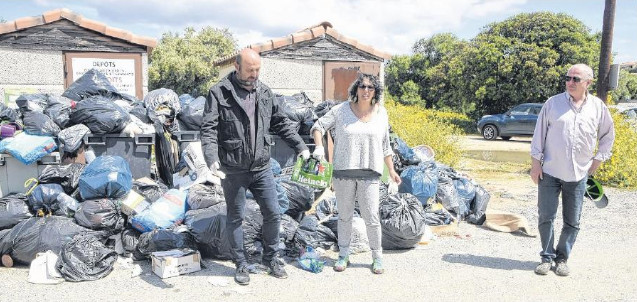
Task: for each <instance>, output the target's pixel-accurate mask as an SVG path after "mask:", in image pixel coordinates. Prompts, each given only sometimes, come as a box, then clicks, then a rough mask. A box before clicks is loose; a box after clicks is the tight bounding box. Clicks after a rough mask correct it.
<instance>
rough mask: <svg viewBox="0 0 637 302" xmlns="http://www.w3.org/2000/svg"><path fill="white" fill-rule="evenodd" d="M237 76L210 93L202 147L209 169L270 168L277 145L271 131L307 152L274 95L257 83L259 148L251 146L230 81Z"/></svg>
mask: <svg viewBox="0 0 637 302" xmlns="http://www.w3.org/2000/svg"><path fill="white" fill-rule="evenodd" d="M235 73H236V71H235V72H232V73H230V74H229V75H228V76H226V77H225V78H223V79H222V80H221V81H219V83H217V84H216V85H214V86H212V88H210V91H209V92H208V96H207V100H206V106H205V108H204V114H203V124H202V125H201V147H202V149H203V153H204V158H205V159H206V163H207V164H208V166H210V165H212V163H214V162H216V161H219V162H220V164H221V170H222V171H223V172H224V173H228V174H233V173H240V172H247V171H261V170H264V169H266V168H269V167H270V147H271V146H272V145H274V140H273V139H272V136H271V135H270V132H273V133H276V134H278V135H279V136H280V137H281V138H282V139H283V140H284V141H285V142H286V143H287V144H288V145H289V146H290V147H291V148H292V149H294V150H295V151H296V152H297V153H299V152H301V151H303V150H307V149H308V148H307V146H306V145H305V143H304V142H303V139H302V138H301V136H299V134H298V133H297V132H296V130H295V128H294V127H293V126H292V123H291V121H290V120H289V119H288V118H287V116H286V115H285V114H284V113H283V110H281V108H280V104H279V101H278V100H277V99H276V98H275V97H274V93H272V91H271V90H270V88H269V87H268V86H266V85H265V84H263V83H261V82H260V81H257V83H256V87H257V104H256V106H257V108H256V112H257V122H256V123H257V125H256V129H255V130H256V131H255V132H256V140H255V141H256V146H251V145H250V144H251V142H250V138H249V135H250V121H249V120H248V116H247V114H246V112H245V110H244V109H243V108H242V107H241V105H240V104H239V103H238V100H239V97H238V96H237V93H236V91H235V87H234V85H233V84H232V82H231V77H232V76H233V75H234V74H235ZM255 150H256V152H255Z"/></svg>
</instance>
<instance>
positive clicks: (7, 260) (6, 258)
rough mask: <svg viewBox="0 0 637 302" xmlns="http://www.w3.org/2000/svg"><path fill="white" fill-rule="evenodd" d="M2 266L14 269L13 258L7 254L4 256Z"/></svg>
mask: <svg viewBox="0 0 637 302" xmlns="http://www.w3.org/2000/svg"><path fill="white" fill-rule="evenodd" d="M1 259H2V265H4V266H6V267H12V266H13V259H12V258H11V256H9V255H7V254H5V255H2V258H1Z"/></svg>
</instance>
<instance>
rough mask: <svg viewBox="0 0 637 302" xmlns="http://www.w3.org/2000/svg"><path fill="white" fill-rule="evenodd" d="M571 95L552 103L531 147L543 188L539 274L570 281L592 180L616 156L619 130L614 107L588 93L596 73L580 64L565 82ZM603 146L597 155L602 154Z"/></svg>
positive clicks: (542, 116) (533, 175) (536, 179)
mask: <svg viewBox="0 0 637 302" xmlns="http://www.w3.org/2000/svg"><path fill="white" fill-rule="evenodd" d="M564 80H565V81H566V92H564V93H560V94H558V95H555V96H552V97H551V98H549V99H548V100H547V101H546V102H545V103H544V106H543V107H542V110H541V111H540V114H539V115H538V120H537V124H536V126H535V132H534V133H533V140H532V142H531V157H532V166H531V179H532V180H533V182H534V183H536V184H537V185H538V216H539V217H538V230H539V233H540V241H541V243H542V251H541V252H540V257H541V258H542V262H541V263H540V264H539V265H538V266H537V267H536V268H535V273H536V274H539V275H546V274H548V272H549V271H550V270H551V268H552V263H553V262H555V273H556V274H557V275H559V276H568V275H569V269H568V266H567V265H566V262H567V260H568V257H569V254H570V252H571V249H572V248H573V244H574V243H575V239H576V238H577V233H578V232H579V220H580V215H581V213H582V202H583V200H584V193H585V190H586V180H587V179H588V175H592V174H593V173H595V171H596V170H597V168H599V166H600V165H601V163H602V162H604V161H606V160H608V159H609V158H610V156H611V149H612V147H613V142H614V140H615V129H614V127H613V120H612V118H611V116H610V112H609V111H608V107H606V105H605V104H604V102H602V100H600V99H599V98H597V97H595V96H593V95H591V94H589V93H588V87H589V86H590V85H591V83H592V81H593V70H592V69H591V68H590V67H589V66H587V65H585V64H575V65H573V66H571V68H570V69H569V70H568V73H567V75H566V76H565V77H564ZM596 147H597V150H596ZM560 192H561V193H562V217H563V219H564V226H563V227H562V232H561V234H560V238H559V241H558V243H557V247H554V238H555V234H554V231H553V222H554V220H555V217H556V214H557V207H558V204H559V200H558V198H559V195H560Z"/></svg>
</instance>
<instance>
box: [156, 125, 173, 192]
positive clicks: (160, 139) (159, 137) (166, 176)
mask: <svg viewBox="0 0 637 302" xmlns="http://www.w3.org/2000/svg"><path fill="white" fill-rule="evenodd" d="M153 126H154V127H155V159H156V160H157V172H158V173H159V177H160V178H161V180H162V181H163V182H164V183H165V184H166V185H168V187H170V188H172V187H174V185H173V173H174V172H175V166H176V165H177V163H176V160H175V156H174V152H173V149H172V144H171V142H170V139H169V138H167V137H166V135H165V131H164V126H163V124H162V122H161V121H160V120H159V119H157V118H155V119H154V120H153Z"/></svg>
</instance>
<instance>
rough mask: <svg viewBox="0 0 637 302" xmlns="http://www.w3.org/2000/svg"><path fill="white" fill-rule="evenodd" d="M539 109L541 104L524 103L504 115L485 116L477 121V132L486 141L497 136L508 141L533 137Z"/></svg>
mask: <svg viewBox="0 0 637 302" xmlns="http://www.w3.org/2000/svg"><path fill="white" fill-rule="evenodd" d="M541 109H542V104H541V103H525V104H520V105H517V106H515V107H513V109H511V110H509V111H507V112H506V113H501V114H494V115H485V116H483V117H482V118H481V119H480V120H479V121H478V132H480V133H481V134H482V137H484V139H488V140H494V139H496V138H497V137H498V136H499V137H501V138H502V139H503V140H509V139H511V137H512V136H533V130H535V123H536V122H537V115H538V114H539V113H540V110H541Z"/></svg>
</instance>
